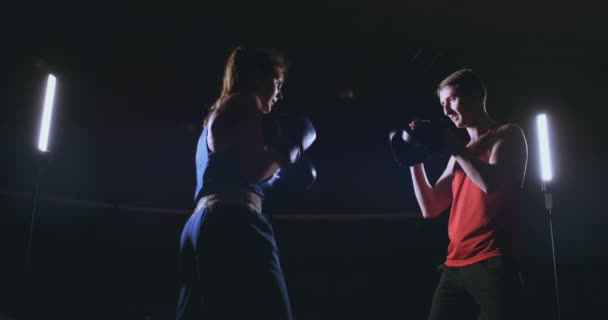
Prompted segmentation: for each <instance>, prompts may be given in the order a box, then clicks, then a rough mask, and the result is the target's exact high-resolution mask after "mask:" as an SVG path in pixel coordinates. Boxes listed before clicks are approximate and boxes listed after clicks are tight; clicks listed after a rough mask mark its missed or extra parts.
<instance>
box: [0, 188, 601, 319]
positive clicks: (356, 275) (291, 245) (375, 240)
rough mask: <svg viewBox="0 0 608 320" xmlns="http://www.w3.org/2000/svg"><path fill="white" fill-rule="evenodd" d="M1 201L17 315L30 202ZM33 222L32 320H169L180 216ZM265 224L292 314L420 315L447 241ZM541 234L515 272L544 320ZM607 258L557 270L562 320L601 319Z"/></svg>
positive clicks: (73, 209) (386, 223) (534, 312)
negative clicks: (273, 242)
mask: <svg viewBox="0 0 608 320" xmlns="http://www.w3.org/2000/svg"><path fill="white" fill-rule="evenodd" d="M0 203H1V205H2V207H1V208H2V212H4V213H5V214H4V215H3V218H2V220H3V222H2V230H1V231H2V232H1V233H0V240H1V248H2V259H1V261H2V262H1V265H0V284H1V285H0V315H1V314H3V313H4V314H6V315H7V316H13V317H14V318H16V319H20V317H18V316H17V314H18V312H19V310H18V309H19V307H18V306H19V304H18V302H19V296H20V294H21V293H22V292H23V289H24V288H25V285H26V284H27V283H28V281H26V280H27V279H26V278H25V273H24V267H23V266H24V264H25V243H26V242H25V239H26V235H27V227H28V226H27V219H28V216H29V204H28V201H26V199H20V198H15V197H8V196H3V197H2V201H1V202H0ZM37 217H38V220H37V224H36V229H35V234H34V235H35V237H34V250H33V260H32V261H33V273H32V275H31V278H29V279H31V280H33V281H32V282H33V283H34V285H33V289H32V290H31V292H33V294H34V295H33V299H31V300H30V303H31V304H32V305H33V307H30V308H29V310H35V318H36V319H148V320H150V319H171V316H172V314H173V310H174V304H175V300H176V293H177V287H176V277H175V276H176V267H177V263H176V261H177V259H176V258H177V239H178V236H179V233H180V229H181V227H182V225H183V224H184V222H185V220H186V218H187V215H179V214H168V213H166V214H163V213H146V212H127V211H121V210H115V209H112V208H97V209H93V208H87V207H86V206H77V205H71V206H66V205H60V204H53V203H49V202H42V203H41V205H40V207H39V210H38V214H37ZM273 221H274V225H275V231H276V235H277V240H278V243H279V246H280V250H281V258H282V263H283V267H284V270H285V275H286V278H287V282H288V287H289V293H290V296H291V300H292V303H293V310H294V315H295V318H296V319H424V318H425V317H426V314H427V312H428V308H429V303H430V300H431V296H432V293H433V289H434V285H435V283H436V281H437V279H438V273H437V272H436V270H435V267H436V266H437V265H438V264H439V263H441V261H442V258H443V254H444V251H445V245H446V241H447V239H446V235H445V219H440V220H438V221H424V220H422V219H418V218H403V219H391V220H383V219H364V220H355V221H347V220H334V221H331V220H314V221H302V220H290V219H289V216H288V215H276V216H274V218H273ZM541 229H542V228H541ZM544 232H546V230H544V231H543V232H541V233H539V234H537V235H536V236H538V237H539V238H538V239H537V240H538V241H536V242H535V243H531V244H530V246H529V252H528V254H529V257H528V259H527V261H528V262H527V263H526V264H525V266H524V267H525V268H524V271H525V273H524V279H525V284H526V300H527V302H528V307H527V309H528V314H529V315H530V316H531V317H530V318H531V319H553V318H554V317H553V315H554V314H553V312H554V310H555V308H554V306H553V296H552V292H553V291H552V290H553V288H552V285H553V283H552V276H553V275H552V269H551V264H550V263H549V262H550V246H548V243H549V242H548V241H545V240H539V239H540V237H544V236H545V235H546V233H544ZM600 256H601V255H600ZM605 262H606V259H604V258H600V257H598V258H597V259H595V260H593V259H580V261H575V260H574V261H566V262H564V263H560V265H559V269H558V270H559V276H560V278H559V280H560V290H561V302H562V318H563V319H585V318H592V316H594V315H596V314H601V313H599V312H600V311H601V310H603V308H602V307H603V304H604V301H605V299H606V298H607V297H608V293H606V292H605V290H603V288H605V287H606V284H607V282H606V280H605V277H603V276H601V273H602V272H604V270H605V268H606V266H607V265H606V263H605Z"/></svg>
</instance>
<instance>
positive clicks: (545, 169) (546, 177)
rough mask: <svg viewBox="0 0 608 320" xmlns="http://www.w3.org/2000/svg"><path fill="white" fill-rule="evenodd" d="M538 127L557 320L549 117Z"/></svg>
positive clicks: (541, 117) (539, 120)
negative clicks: (550, 186)
mask: <svg viewBox="0 0 608 320" xmlns="http://www.w3.org/2000/svg"><path fill="white" fill-rule="evenodd" d="M536 125H537V132H538V144H539V152H540V165H541V192H543V194H544V198H545V210H546V211H547V216H548V218H549V230H550V235H551V252H552V256H553V277H554V281H555V302H556V308H557V319H558V320H560V319H561V310H560V304H559V286H558V282H557V262H556V259H555V237H554V233H553V214H552V211H553V195H552V193H551V191H550V190H549V184H550V182H551V180H552V179H553V169H552V167H551V152H550V151H551V150H550V147H549V128H548V121H547V116H546V115H545V114H540V115H538V116H537V117H536Z"/></svg>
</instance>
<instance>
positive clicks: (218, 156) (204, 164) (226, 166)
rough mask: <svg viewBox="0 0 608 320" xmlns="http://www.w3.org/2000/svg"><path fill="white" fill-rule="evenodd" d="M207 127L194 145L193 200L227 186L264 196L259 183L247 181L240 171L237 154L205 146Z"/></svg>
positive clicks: (224, 188)
mask: <svg viewBox="0 0 608 320" xmlns="http://www.w3.org/2000/svg"><path fill="white" fill-rule="evenodd" d="M207 128H208V126H205V127H204V128H203V132H202V133H201V135H200V137H199V138H198V145H197V147H196V191H195V192H194V202H198V200H199V199H200V198H201V197H202V196H205V195H208V194H212V193H217V192H219V191H221V190H226V189H228V188H239V189H245V190H248V191H251V192H255V193H256V194H258V195H259V196H260V198H262V199H263V198H264V191H263V190H262V187H261V186H260V184H257V183H253V182H250V181H247V179H245V177H243V175H242V174H241V172H240V169H239V163H238V160H239V159H238V156H237V155H236V154H234V153H232V152H212V151H210V150H209V148H208V147H207V131H208V130H207Z"/></svg>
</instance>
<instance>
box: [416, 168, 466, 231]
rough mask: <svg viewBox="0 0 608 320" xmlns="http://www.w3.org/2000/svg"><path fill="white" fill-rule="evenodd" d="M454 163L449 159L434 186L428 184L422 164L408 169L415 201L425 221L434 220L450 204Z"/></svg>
mask: <svg viewBox="0 0 608 320" xmlns="http://www.w3.org/2000/svg"><path fill="white" fill-rule="evenodd" d="M454 163H455V160H454V158H450V160H449V161H448V165H447V167H446V169H445V171H444V172H443V174H442V175H441V177H439V179H438V180H437V182H436V183H435V186H431V184H430V183H429V180H428V178H427V176H426V172H425V170H424V165H423V164H418V165H415V166H413V167H410V172H411V174H412V182H413V184H414V192H415V194H416V200H418V205H419V206H420V210H421V211H422V217H424V218H425V219H432V218H436V217H437V216H439V215H440V214H441V213H442V212H443V211H444V210H445V209H446V208H447V207H448V206H449V205H450V204H451V203H452V178H453V176H454Z"/></svg>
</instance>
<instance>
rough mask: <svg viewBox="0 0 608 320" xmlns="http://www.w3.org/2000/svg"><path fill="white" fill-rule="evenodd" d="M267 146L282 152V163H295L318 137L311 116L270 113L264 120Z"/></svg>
mask: <svg viewBox="0 0 608 320" xmlns="http://www.w3.org/2000/svg"><path fill="white" fill-rule="evenodd" d="M262 126H263V129H264V141H265V144H266V147H267V148H271V149H274V150H276V151H278V152H279V154H281V165H282V166H283V165H287V164H289V163H295V162H296V161H298V159H300V158H301V157H302V155H303V154H304V151H306V150H307V149H308V148H309V147H310V146H311V145H312V143H313V142H314V141H315V139H316V138H317V133H316V131H315V128H314V126H313V124H312V121H311V120H310V118H308V117H307V116H305V115H294V114H280V113H272V112H271V113H270V114H267V115H265V116H264V118H263V120H262Z"/></svg>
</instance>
